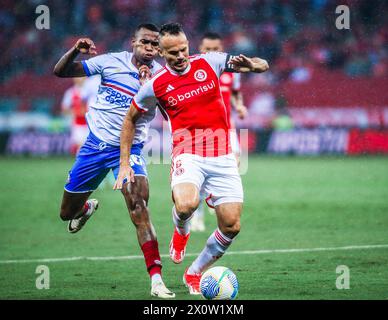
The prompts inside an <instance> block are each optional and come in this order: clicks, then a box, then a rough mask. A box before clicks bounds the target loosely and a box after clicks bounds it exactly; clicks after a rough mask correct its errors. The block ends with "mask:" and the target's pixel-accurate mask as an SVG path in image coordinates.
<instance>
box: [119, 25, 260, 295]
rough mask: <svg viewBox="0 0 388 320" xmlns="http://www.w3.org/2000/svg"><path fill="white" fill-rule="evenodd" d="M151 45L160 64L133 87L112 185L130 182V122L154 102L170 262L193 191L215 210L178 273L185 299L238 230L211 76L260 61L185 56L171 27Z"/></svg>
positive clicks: (179, 34)
mask: <svg viewBox="0 0 388 320" xmlns="http://www.w3.org/2000/svg"><path fill="white" fill-rule="evenodd" d="M159 43H160V50H161V54H162V55H163V57H164V59H165V61H166V66H165V67H164V68H163V69H162V70H161V71H159V72H158V73H157V74H156V75H154V76H153V78H151V80H149V81H148V82H147V83H145V84H144V85H143V87H142V88H141V89H140V90H139V92H138V93H137V95H136V96H135V98H134V99H133V101H132V103H131V106H130V109H129V111H128V113H127V115H126V117H125V119H124V123H123V127H122V132H121V139H120V144H121V149H120V152H121V153H120V157H121V159H120V171H119V175H118V177H117V180H116V184H115V188H117V189H119V188H121V186H122V183H123V181H124V179H128V180H129V181H134V173H133V170H132V169H131V167H130V166H129V165H128V159H129V156H130V154H129V150H130V147H131V144H132V140H133V136H134V133H135V125H136V122H137V121H138V120H139V119H140V118H141V117H142V116H144V115H145V114H146V113H147V112H152V110H153V109H154V108H156V103H158V105H159V107H160V108H161V110H163V112H164V113H165V115H166V117H167V118H168V119H169V122H170V126H171V132H172V140H173V151H172V157H173V158H172V165H171V188H172V194H173V200H174V204H175V205H174V207H173V210H172V215H173V221H174V224H175V228H174V233H173V236H172V239H171V242H170V257H171V259H172V260H173V262H175V263H181V262H182V261H183V258H184V255H185V251H186V245H187V241H188V239H189V237H190V219H191V217H192V214H193V212H194V211H195V210H196V209H197V207H198V204H199V201H200V197H199V195H200V193H201V192H205V193H206V194H207V195H208V197H207V201H209V202H211V203H212V204H213V206H214V207H215V210H216V215H217V220H218V228H217V229H216V230H215V231H214V232H213V233H212V234H211V235H210V237H209V238H208V240H207V243H206V245H205V248H204V249H203V250H202V252H201V253H200V254H199V256H198V257H197V258H196V259H195V260H194V262H193V263H192V264H191V265H190V267H188V268H187V269H186V271H185V273H184V276H183V281H184V283H185V285H186V286H187V287H188V288H189V292H190V294H200V288H199V282H200V279H201V274H202V272H203V271H204V270H206V269H207V268H208V267H209V266H211V265H212V264H213V263H214V262H215V261H216V260H217V259H219V258H220V257H221V256H222V255H223V254H224V253H225V251H226V250H227V248H228V247H229V246H230V244H231V243H232V241H233V239H234V238H235V237H236V236H237V234H238V233H239V231H240V215H241V211H242V203H243V188H242V183H241V178H240V175H239V173H238V167H237V161H236V158H235V156H234V155H233V153H232V150H231V146H230V137H229V132H228V131H229V121H228V118H227V112H226V107H225V104H224V101H223V98H222V94H221V89H220V83H219V77H220V75H221V74H222V72H223V71H232V72H233V71H234V72H264V71H266V70H267V69H268V63H267V61H265V60H263V59H260V58H248V57H246V56H244V55H241V54H240V55H238V56H231V55H229V54H226V53H215V52H211V53H206V54H201V55H196V56H193V57H189V42H188V40H187V38H186V35H185V33H184V31H183V30H182V27H181V26H180V25H179V24H177V23H170V24H166V25H163V26H162V28H161V30H160V34H159Z"/></svg>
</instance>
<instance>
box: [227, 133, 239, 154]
mask: <svg viewBox="0 0 388 320" xmlns="http://www.w3.org/2000/svg"><path fill="white" fill-rule="evenodd" d="M229 139H230V145H231V147H232V152H233V153H234V154H237V155H239V154H240V143H239V141H238V136H237V131H236V129H230V130H229Z"/></svg>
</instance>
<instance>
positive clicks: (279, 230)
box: [0, 156, 388, 300]
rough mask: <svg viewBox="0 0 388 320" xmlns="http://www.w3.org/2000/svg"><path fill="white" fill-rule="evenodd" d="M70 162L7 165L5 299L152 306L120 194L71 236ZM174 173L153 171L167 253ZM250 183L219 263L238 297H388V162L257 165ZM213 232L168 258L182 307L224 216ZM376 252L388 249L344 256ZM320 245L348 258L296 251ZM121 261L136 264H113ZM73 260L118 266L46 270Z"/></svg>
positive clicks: (0, 257)
mask: <svg viewBox="0 0 388 320" xmlns="http://www.w3.org/2000/svg"><path fill="white" fill-rule="evenodd" d="M71 165H72V159H9V158H0V177H1V183H0V299H151V296H150V287H149V278H148V275H147V273H146V271H145V267H144V261H143V260H142V259H141V258H136V256H139V255H140V254H141V251H140V248H139V246H138V243H137V239H136V235H135V232H134V227H133V226H132V223H131V221H130V219H129V217H128V213H127V210H126V207H125V204H124V201H123V198H122V195H121V194H120V192H115V191H113V190H111V189H110V188H108V187H107V188H103V189H100V190H97V191H96V192H95V194H94V197H96V198H98V199H99V201H100V208H99V210H98V211H97V212H96V214H95V215H94V216H93V217H92V218H91V220H89V222H88V223H87V225H86V226H85V228H84V229H83V230H82V231H81V232H79V233H77V234H75V235H71V234H69V233H67V232H66V223H65V222H62V221H61V220H60V219H59V213H58V209H59V205H60V200H61V197H62V192H63V184H64V182H65V180H66V177H67V171H68V170H69V168H70V167H71ZM168 175H169V167H168V166H166V165H153V166H149V176H150V187H151V197H150V210H151V215H152V220H153V223H154V225H155V228H156V231H157V234H158V241H159V245H160V251H161V254H163V255H166V254H167V253H168V244H169V241H170V237H171V234H172V230H173V227H172V221H171V193H170V189H169V178H168ZM242 178H243V184H244V191H245V206H244V211H243V215H242V220H241V224H242V229H241V233H240V234H239V236H238V237H237V239H236V240H235V242H234V243H233V244H232V246H231V247H230V248H229V251H231V252H233V253H234V254H229V255H225V256H224V257H223V258H222V259H220V260H219V261H218V263H217V265H224V266H227V267H230V268H231V269H232V270H233V271H234V272H235V273H236V275H237V277H238V280H239V283H240V292H239V295H238V299H249V300H251V299H388V268H387V266H388V159H387V158H384V157H365V158H341V157H339V158H337V157H327V158H289V157H284V158H273V157H255V156H252V157H250V159H249V169H248V174H246V175H244V176H243V177H242ZM206 223H207V231H206V232H204V233H193V234H192V236H191V239H190V241H189V244H188V248H187V253H188V254H189V256H188V257H186V260H185V261H184V262H183V263H182V264H181V265H175V264H173V263H172V262H171V261H170V260H169V258H168V257H167V256H163V258H162V260H163V275H164V280H165V283H166V285H167V286H168V287H169V288H170V289H172V290H173V291H175V292H176V295H177V299H179V300H185V299H194V300H197V299H198V300H199V299H201V298H200V297H198V296H195V297H193V296H190V295H189V294H188V292H187V290H186V288H185V287H184V285H183V283H182V274H183V272H184V269H185V267H186V266H188V265H189V263H190V262H191V261H192V260H193V259H194V256H193V254H194V253H198V252H200V251H201V250H202V248H203V246H204V244H205V241H206V239H207V237H208V236H209V234H210V233H211V232H212V231H213V230H214V228H215V226H216V223H215V217H214V216H212V215H210V214H207V215H206ZM368 245H382V246H380V247H368V248H357V247H353V248H348V250H345V249H341V247H347V246H368ZM384 245H387V246H384ZM312 248H340V249H338V250H331V249H323V250H322V251H300V252H298V251H296V252H295V251H294V252H293V251H292V250H291V249H312ZM278 249H285V251H283V252H279V251H276V250H278ZM258 250H269V251H268V252H263V251H258ZM271 250H274V251H271ZM243 251H244V252H243ZM246 251H255V252H251V253H249V252H246ZM257 251H258V252H257ZM121 256H135V257H134V258H133V259H122V260H120V259H116V258H115V257H121ZM67 257H113V259H111V260H110V259H105V260H89V259H86V258H84V259H78V260H74V261H62V260H60V261H56V262H54V261H49V262H42V261H39V259H46V258H67ZM29 259H31V260H32V261H27V262H23V261H21V260H29ZM9 260H16V261H13V262H12V261H9ZM35 260H37V261H35ZM38 265H46V266H48V267H49V270H50V289H48V290H44V289H43V290H38V289H37V288H36V286H35V281H36V278H37V277H38V274H36V273H35V270H36V267H37V266H38ZM339 265H346V266H347V267H348V268H349V271H350V278H349V279H350V280H349V284H350V288H349V289H343V290H339V289H337V288H336V279H337V277H338V276H340V274H337V273H336V268H337V266H339Z"/></svg>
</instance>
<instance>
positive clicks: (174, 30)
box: [159, 22, 185, 37]
mask: <svg viewBox="0 0 388 320" xmlns="http://www.w3.org/2000/svg"><path fill="white" fill-rule="evenodd" d="M180 33H185V32H184V31H183V28H182V25H181V24H179V23H176V22H174V23H166V24H164V25H162V27H161V28H160V30H159V35H160V36H161V37H162V36H164V35H166V34H171V35H174V36H176V35H178V34H180Z"/></svg>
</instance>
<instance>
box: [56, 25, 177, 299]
mask: <svg viewBox="0 0 388 320" xmlns="http://www.w3.org/2000/svg"><path fill="white" fill-rule="evenodd" d="M158 36H159V33H158V28H157V27H156V26H155V25H153V24H141V25H139V26H138V27H137V28H136V31H135V34H134V36H133V38H132V41H131V43H132V48H133V51H132V53H130V52H127V51H123V52H118V53H107V54H102V55H99V56H96V57H93V58H90V59H88V60H83V61H74V60H75V58H76V57H77V55H78V54H79V53H80V52H81V53H84V54H91V55H96V54H97V51H96V47H95V45H94V43H93V41H92V40H90V39H88V38H82V39H79V40H78V41H77V42H76V44H75V45H74V47H73V48H71V49H70V50H69V51H68V52H67V53H66V54H65V55H64V56H63V57H62V58H61V59H60V60H59V61H58V63H57V64H56V66H55V68H54V73H55V74H56V75H57V76H59V77H82V76H91V75H95V74H100V76H101V83H100V86H99V91H98V94H97V96H96V99H95V101H94V103H92V104H91V105H89V111H88V112H87V114H86V120H87V123H88V126H89V129H90V133H89V136H88V138H87V140H86V142H85V144H84V145H83V146H82V147H81V149H80V151H79V153H78V155H77V158H76V161H75V163H74V165H73V167H72V169H71V170H70V172H69V177H68V181H67V183H66V185H65V190H64V193H63V198H62V205H61V209H60V217H61V218H62V219H63V220H66V221H69V222H68V231H69V232H71V233H75V232H78V231H79V230H80V229H81V228H82V227H83V226H84V225H85V223H86V221H87V220H88V219H89V218H90V217H91V215H92V214H93V213H94V212H95V210H96V209H97V207H98V201H97V200H96V199H89V196H90V195H91V193H92V192H93V191H94V190H95V189H96V188H97V187H98V185H99V184H100V183H101V181H102V180H103V179H104V177H105V176H106V175H107V173H108V172H109V171H110V170H112V171H113V173H114V175H115V177H117V174H118V171H119V167H120V133H121V126H122V124H123V120H124V117H125V115H126V113H127V110H128V108H129V106H130V104H131V102H132V99H133V97H134V96H135V94H136V93H137V92H138V91H139V89H140V87H141V85H142V84H144V83H145V82H146V81H147V80H148V79H149V78H150V77H151V75H152V74H154V73H156V72H157V71H158V70H160V69H161V66H160V65H159V64H158V63H157V62H156V61H154V58H155V57H156V55H157V54H158V50H159V43H158ZM154 111H155V110H154ZM154 116H155V112H149V113H148V114H147V115H145V116H144V117H142V119H140V120H139V121H138V122H137V123H136V129H135V130H136V133H135V136H134V141H133V144H132V145H131V150H130V152H131V157H130V159H129V158H128V159H127V164H128V165H129V166H131V168H132V170H133V171H134V174H135V178H134V179H133V181H131V182H130V181H125V183H124V184H123V185H122V188H121V192H122V194H123V196H124V198H125V201H126V204H127V207H128V211H129V215H130V217H131V219H132V222H133V224H134V225H135V227H136V233H137V238H138V242H139V245H140V247H141V250H142V252H143V255H144V259H145V264H146V267H147V271H148V273H149V275H150V277H151V295H152V296H157V297H160V298H173V297H175V294H174V293H173V292H171V291H170V290H169V289H167V288H166V286H165V285H164V283H163V280H162V277H161V268H162V265H161V259H160V255H159V248H158V242H157V238H156V233H155V229H154V227H153V225H152V222H151V219H150V213H149V210H148V198H149V188H148V179H147V170H146V163H145V159H144V158H143V156H142V148H143V146H144V143H145V139H146V137H147V135H148V129H149V123H150V121H151V120H152V119H153V118H154ZM128 151H129V150H128Z"/></svg>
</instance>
